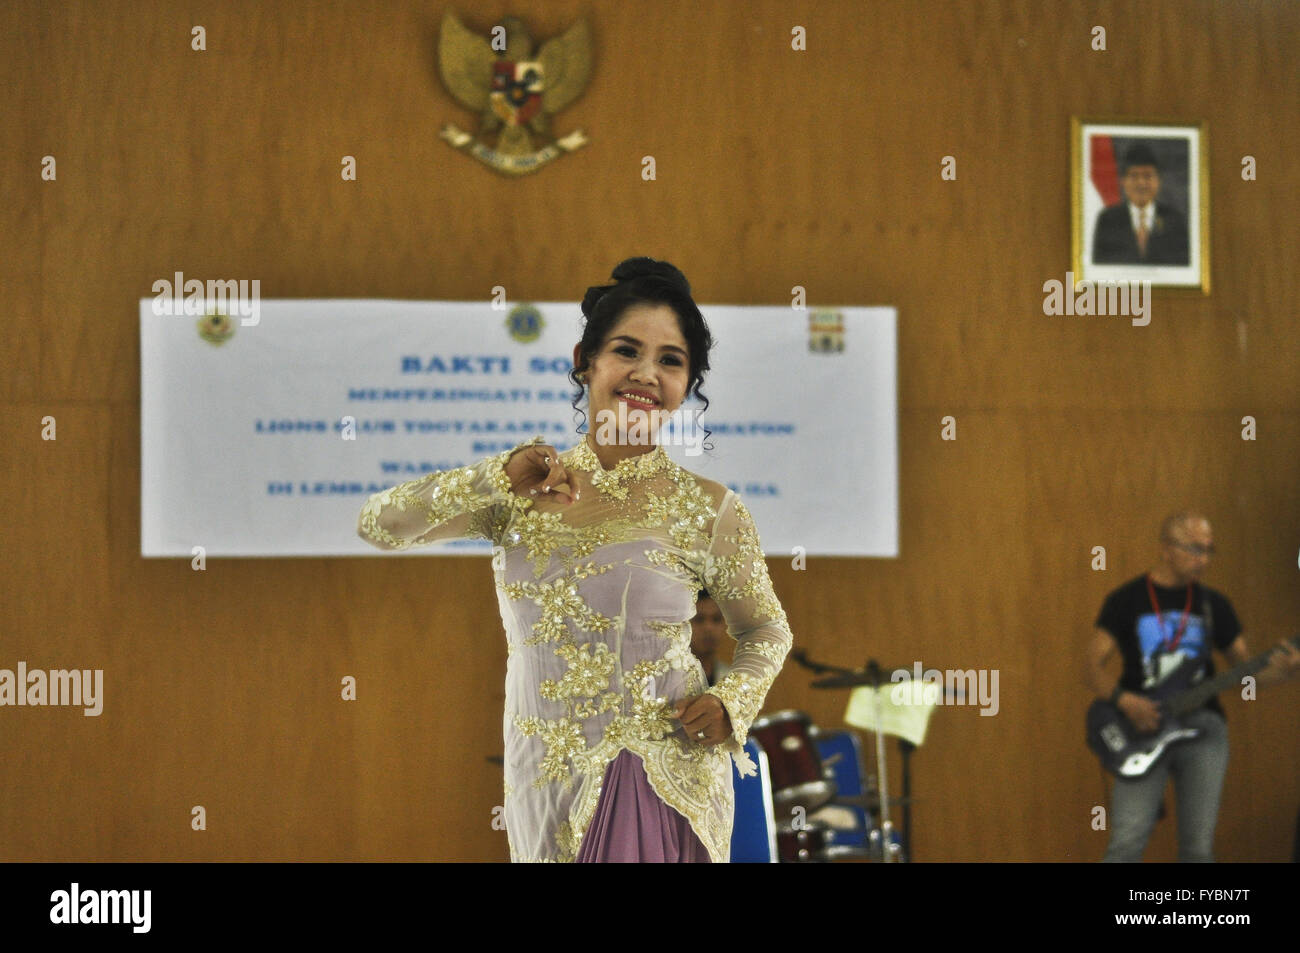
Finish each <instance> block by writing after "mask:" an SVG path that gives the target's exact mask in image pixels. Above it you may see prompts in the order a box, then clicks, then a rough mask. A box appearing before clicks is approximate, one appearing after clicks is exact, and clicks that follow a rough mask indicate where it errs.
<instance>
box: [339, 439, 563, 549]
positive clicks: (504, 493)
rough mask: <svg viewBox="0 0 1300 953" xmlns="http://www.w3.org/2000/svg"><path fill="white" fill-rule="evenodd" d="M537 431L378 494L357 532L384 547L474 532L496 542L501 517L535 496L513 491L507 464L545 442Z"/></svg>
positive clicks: (366, 507)
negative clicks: (463, 463)
mask: <svg viewBox="0 0 1300 953" xmlns="http://www.w3.org/2000/svg"><path fill="white" fill-rule="evenodd" d="M544 442H545V441H544V440H543V438H542V436H541V435H540V434H539V435H537V436H535V437H533V438H531V439H530V440H526V441H524V442H523V443H520V444H516V445H515V446H513V447H511V448H510V449H509V450H506V451H504V452H502V453H499V454H497V455H496V456H492V457H485V458H484V459H482V460H480V461H479V462H478V463H475V464H473V465H471V466H465V467H457V468H456V469H454V470H440V471H436V472H434V473H426V474H425V475H424V476H421V477H417V478H416V479H414V480H408V481H407V482H406V483H399V484H398V485H397V486H394V487H390V488H389V489H387V490H382V491H381V492H379V493H376V494H374V495H373V496H371V497H370V498H369V499H368V500H366V503H365V505H364V506H363V507H361V514H360V516H358V518H357V535H359V536H360V537H361V538H362V539H364V540H365V541H366V542H368V543H370V544H371V545H373V546H377V547H379V548H380V549H407V548H409V547H411V546H420V545H424V544H426V543H433V542H437V541H438V540H443V539H457V538H459V537H465V536H473V537H482V538H483V539H490V540H492V541H493V542H498V541H499V540H498V539H497V536H498V534H499V532H500V530H499V527H500V526H501V525H503V522H502V521H499V519H498V517H499V516H500V515H501V514H502V513H507V512H509V508H512V507H513V508H516V509H526V508H528V507H530V506H532V505H533V504H532V500H530V499H526V498H524V497H520V496H516V495H515V494H514V493H511V492H510V479H509V478H508V477H507V476H506V473H505V465H506V462H507V461H508V460H509V459H510V456H511V454H513V453H514V452H515V451H517V450H520V449H522V448H524V447H531V446H533V445H534V444H538V443H544Z"/></svg>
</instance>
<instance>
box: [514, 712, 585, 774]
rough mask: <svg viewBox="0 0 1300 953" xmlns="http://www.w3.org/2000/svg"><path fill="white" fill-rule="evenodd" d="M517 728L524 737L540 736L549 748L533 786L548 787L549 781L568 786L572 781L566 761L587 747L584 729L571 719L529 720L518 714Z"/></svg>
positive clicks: (535, 717) (533, 717)
mask: <svg viewBox="0 0 1300 953" xmlns="http://www.w3.org/2000/svg"><path fill="white" fill-rule="evenodd" d="M515 727H516V728H518V729H519V731H520V732H521V733H522V734H523V735H524V736H525V737H528V738H531V737H533V736H534V735H537V736H540V737H541V740H542V742H543V743H544V744H545V745H546V754H545V755H543V756H542V760H541V761H539V762H538V764H537V769H538V770H537V779H536V780H535V781H533V787H538V788H540V787H545V786H546V784H547V782H549V781H558V782H560V783H561V784H564V785H565V786H567V785H568V784H569V782H570V781H571V780H572V777H571V775H570V773H569V767H568V764H567V762H568V761H569V759H571V758H574V757H576V756H577V755H580V754H581V753H582V752H583V750H584V749H585V748H586V747H587V739H586V738H585V737H584V736H583V734H582V726H581V725H579V724H577V723H576V722H574V721H570V720H569V719H568V718H556V719H554V720H552V721H547V720H545V719H543V718H538V717H537V716H536V715H531V716H529V717H527V718H524V717H522V716H520V715H516V716H515Z"/></svg>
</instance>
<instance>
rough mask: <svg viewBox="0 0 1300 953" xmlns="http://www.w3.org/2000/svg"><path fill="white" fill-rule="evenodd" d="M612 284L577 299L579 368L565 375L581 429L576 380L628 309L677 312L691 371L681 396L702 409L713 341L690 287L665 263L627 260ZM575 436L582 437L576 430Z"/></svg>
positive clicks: (706, 403)
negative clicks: (580, 324) (572, 388)
mask: <svg viewBox="0 0 1300 953" xmlns="http://www.w3.org/2000/svg"><path fill="white" fill-rule="evenodd" d="M610 277H611V278H613V279H614V283H613V284H609V285H593V286H592V287H590V288H588V289H587V293H586V294H585V295H583V298H582V313H583V315H585V316H586V321H585V322H584V324H583V329H582V340H581V341H580V342H579V352H580V360H579V362H578V366H577V367H575V368H574V369H573V370H572V371H570V372H569V379H570V380H571V381H572V382H573V384H574V386H575V387H577V388H578V392H577V394H576V395H575V396H574V398H573V400H572V401H571V403H572V405H573V409H574V410H575V411H576V412H578V413H582V415H583V421H584V424H585V421H586V414H585V413H583V412H582V410H581V408H579V407H578V401H579V400H580V399H581V398H582V394H583V389H582V384H581V383H580V382H579V381H578V379H577V375H578V374H580V373H582V372H584V371H587V370H589V369H590V367H591V361H592V359H594V358H595V356H596V354H597V352H598V351H599V350H600V346H601V345H602V344H604V343H605V339H606V338H607V337H609V334H610V332H611V331H612V330H613V329H614V326H615V325H616V324H617V323H618V321H619V318H621V317H622V316H623V312H624V311H626V310H627V309H628V308H630V307H632V306H633V305H639V304H648V305H655V304H664V305H668V307H670V308H672V309H673V311H675V312H676V313H677V323H678V326H679V327H680V328H681V332H682V337H684V338H685V339H686V349H687V350H688V351H689V352H690V372H689V375H688V377H687V380H686V396H688V397H689V396H690V395H691V394H692V393H694V394H695V396H696V397H698V398H699V399H700V400H701V401H702V402H703V403H704V407H703V409H702V411H701V412H703V410H707V409H708V406H709V399H708V398H707V397H705V396H704V392H703V391H701V390H700V385H701V384H702V383H703V382H704V374H705V372H706V371H708V369H709V351H710V350H712V348H713V336H712V335H711V334H709V326H708V325H707V324H705V323H704V315H702V314H701V313H700V309H699V307H698V306H697V305H696V304H695V299H694V298H692V297H691V284H690V282H689V281H687V280H686V276H685V275H684V274H682V273H681V271H680V270H679V269H677V268H676V267H674V266H673V265H670V264H669V263H668V262H666V261H656V260H655V259H653V258H628V259H626V260H624V261H621V262H619V263H618V265H617V266H616V267H615V268H614V270H613V272H611V274H610ZM579 432H585V430H580V431H579ZM709 432H710V431H709V429H708V428H707V427H705V428H704V433H705V435H706V442H705V443H704V448H705V449H706V450H712V449H713V447H712V445H710V444H709V443H708V442H707V435H708V434H709Z"/></svg>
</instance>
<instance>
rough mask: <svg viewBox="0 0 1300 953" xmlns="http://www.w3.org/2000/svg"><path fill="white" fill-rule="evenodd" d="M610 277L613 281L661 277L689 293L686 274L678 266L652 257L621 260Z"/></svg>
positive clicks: (689, 287) (689, 285) (689, 288)
mask: <svg viewBox="0 0 1300 953" xmlns="http://www.w3.org/2000/svg"><path fill="white" fill-rule="evenodd" d="M610 277H611V278H613V279H614V280H615V281H632V280H633V279H635V278H663V279H665V280H667V281H668V282H670V283H672V284H674V285H676V286H677V287H679V288H680V289H681V290H682V291H684V292H685V293H686V294H690V293H691V283H690V282H689V281H687V280H686V276H685V275H683V274H682V273H681V271H680V270H679V269H678V268H676V267H675V266H673V265H670V264H668V262H666V261H655V260H654V259H653V258H628V259H626V260H624V261H621V262H619V263H618V264H617V265H616V266H615V267H614V270H613V272H611V273H610Z"/></svg>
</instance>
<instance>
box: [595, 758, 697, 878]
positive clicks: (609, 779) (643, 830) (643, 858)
mask: <svg viewBox="0 0 1300 953" xmlns="http://www.w3.org/2000/svg"><path fill="white" fill-rule="evenodd" d="M576 863H579V864H637V863H642V864H707V863H711V860H710V858H709V852H708V850H706V849H705V847H704V844H703V843H701V842H700V839H699V838H698V837H696V836H695V831H693V830H692V829H691V823H690V821H688V820H687V819H686V818H685V817H683V816H682V815H681V814H679V813H677V811H675V810H673V809H672V808H671V807H669V806H668V805H667V804H665V803H664V802H663V799H662V798H660V797H659V795H658V794H656V793H655V789H654V788H652V787H651V786H650V781H649V779H648V778H647V777H646V776H645V766H644V765H643V764H642V763H641V759H640V758H638V757H637V756H636V755H634V754H633V753H632V752H630V751H628V750H627V749H626V748H624V749H623V750H622V751H620V752H619V753H618V757H617V758H615V759H614V760H613V761H611V762H610V763H609V767H607V768H606V769H605V780H604V781H602V782H601V788H600V800H599V801H598V802H597V803H596V813H595V814H594V815H593V816H592V818H591V823H590V824H589V825H587V833H586V834H585V835H584V836H583V838H582V846H581V847H580V848H579V849H578V857H577V861H576Z"/></svg>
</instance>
